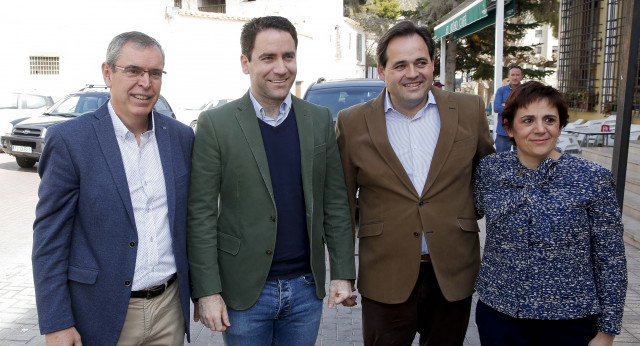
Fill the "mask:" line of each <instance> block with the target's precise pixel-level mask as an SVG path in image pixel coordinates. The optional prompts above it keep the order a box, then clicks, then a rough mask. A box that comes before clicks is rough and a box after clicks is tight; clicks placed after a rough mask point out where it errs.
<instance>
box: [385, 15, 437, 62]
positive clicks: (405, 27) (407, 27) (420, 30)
mask: <svg viewBox="0 0 640 346" xmlns="http://www.w3.org/2000/svg"><path fill="white" fill-rule="evenodd" d="M413 34H418V35H420V37H422V39H423V40H424V43H426V44H427V48H428V49H429V58H430V59H431V61H433V59H434V54H435V50H436V44H435V42H433V38H432V37H431V33H429V29H427V27H425V26H416V25H415V24H413V22H411V21H409V20H404V21H402V22H400V23H398V24H396V25H394V26H393V27H391V29H389V30H388V31H387V32H386V33H385V34H384V35H382V37H381V38H380V40H379V41H378V50H377V51H376V55H377V57H378V64H379V65H381V66H382V67H386V66H387V59H388V57H387V46H389V42H391V40H392V39H394V38H396V37H399V36H411V35H413Z"/></svg>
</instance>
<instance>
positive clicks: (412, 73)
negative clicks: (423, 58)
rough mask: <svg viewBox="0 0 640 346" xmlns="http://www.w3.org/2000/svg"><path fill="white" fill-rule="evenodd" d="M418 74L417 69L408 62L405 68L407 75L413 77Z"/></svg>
mask: <svg viewBox="0 0 640 346" xmlns="http://www.w3.org/2000/svg"><path fill="white" fill-rule="evenodd" d="M416 76H418V69H417V68H416V67H415V66H413V64H409V65H408V68H407V77H409V78H413V77H416Z"/></svg>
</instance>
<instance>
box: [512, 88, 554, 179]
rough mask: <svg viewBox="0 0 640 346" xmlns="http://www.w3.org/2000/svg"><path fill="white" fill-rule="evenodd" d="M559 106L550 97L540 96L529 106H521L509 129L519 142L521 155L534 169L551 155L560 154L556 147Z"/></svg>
mask: <svg viewBox="0 0 640 346" xmlns="http://www.w3.org/2000/svg"><path fill="white" fill-rule="evenodd" d="M560 131H561V130H560V117H559V115H558V109H557V108H556V107H553V106H552V105H550V104H549V102H548V101H547V100H546V99H539V100H537V101H534V102H532V103H531V104H529V105H528V106H526V107H522V108H519V109H518V111H517V112H516V115H515V117H514V119H513V124H512V125H511V127H509V126H507V133H508V134H509V136H510V137H513V139H514V140H515V142H516V146H517V147H518V159H520V162H522V164H523V165H525V166H526V167H528V168H530V169H535V168H536V167H538V165H539V164H540V162H542V161H543V160H545V159H547V158H549V157H551V158H553V159H557V158H558V157H560V154H559V153H558V152H556V151H555V150H553V149H554V148H555V146H556V142H557V141H558V137H559V136H560Z"/></svg>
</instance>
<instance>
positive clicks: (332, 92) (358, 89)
mask: <svg viewBox="0 0 640 346" xmlns="http://www.w3.org/2000/svg"><path fill="white" fill-rule="evenodd" d="M383 89H384V81H381V80H378V79H342V80H334V81H326V80H325V79H324V78H320V79H318V81H317V82H316V83H312V84H311V85H310V86H309V88H307V92H306V93H305V94H304V99H305V100H307V101H309V102H311V103H315V104H317V105H320V106H325V107H327V108H329V110H331V114H332V115H333V122H334V123H335V122H336V117H337V116H338V112H340V111H341V110H343V109H345V108H348V107H351V106H353V105H356V104H358V103H362V102H366V101H369V100H371V99H372V98H375V97H376V96H378V95H379V94H380V92H381V91H382V90H383Z"/></svg>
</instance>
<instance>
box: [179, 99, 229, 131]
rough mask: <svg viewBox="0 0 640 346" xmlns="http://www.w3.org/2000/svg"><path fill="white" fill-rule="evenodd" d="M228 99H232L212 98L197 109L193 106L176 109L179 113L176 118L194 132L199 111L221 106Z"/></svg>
mask: <svg viewBox="0 0 640 346" xmlns="http://www.w3.org/2000/svg"><path fill="white" fill-rule="evenodd" d="M230 101H232V99H213V100H211V101H209V102H207V103H205V104H204V105H203V106H202V107H200V108H198V109H193V108H185V109H180V110H178V114H180V116H179V117H178V118H177V119H178V120H179V121H181V122H182V123H183V124H185V125H189V126H191V128H192V129H193V132H196V128H197V127H198V117H199V116H200V113H202V112H204V111H206V110H209V109H213V108H216V107H219V106H222V105H223V104H225V103H227V102H230Z"/></svg>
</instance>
